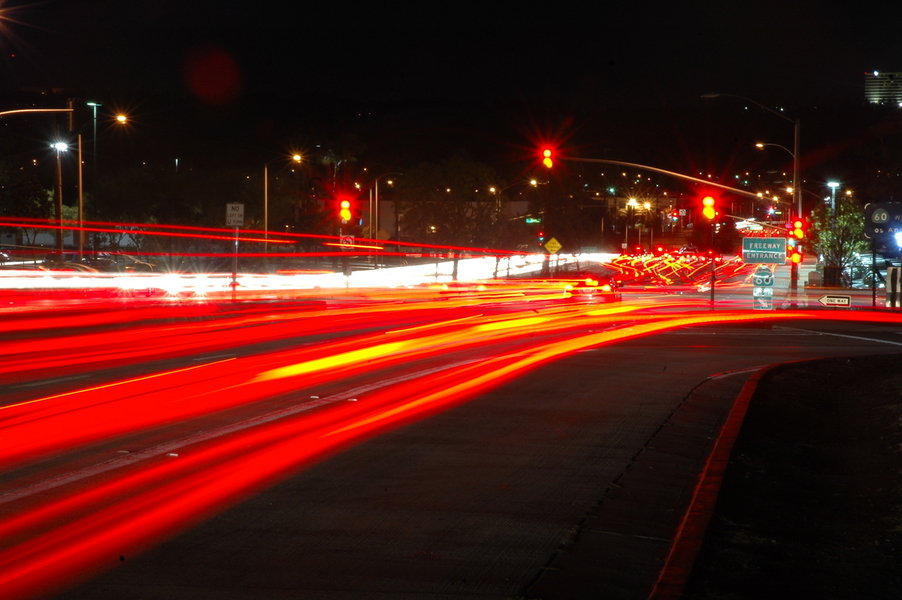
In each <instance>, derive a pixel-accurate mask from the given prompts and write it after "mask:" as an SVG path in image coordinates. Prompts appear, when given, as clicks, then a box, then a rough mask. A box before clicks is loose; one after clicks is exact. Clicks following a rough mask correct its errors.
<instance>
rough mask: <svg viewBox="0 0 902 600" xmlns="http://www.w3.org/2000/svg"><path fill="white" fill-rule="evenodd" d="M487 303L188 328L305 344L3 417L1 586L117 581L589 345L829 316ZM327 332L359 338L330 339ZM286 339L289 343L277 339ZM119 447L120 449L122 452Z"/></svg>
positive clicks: (366, 307) (31, 404) (128, 382)
mask: <svg viewBox="0 0 902 600" xmlns="http://www.w3.org/2000/svg"><path fill="white" fill-rule="evenodd" d="M521 298H522V297H521ZM489 299H490V300H489V302H491V304H480V302H479V301H478V300H474V298H473V297H468V298H466V299H460V300H459V301H455V300H451V301H450V304H449V300H434V299H423V298H421V299H420V300H418V301H416V302H408V303H406V304H404V305H403V310H400V308H401V306H402V305H398V304H397V303H394V302H387V303H384V304H380V303H378V302H377V303H372V304H363V305H360V306H357V307H354V308H347V309H339V310H338V311H335V312H330V311H312V312H305V311H291V310H286V311H282V312H279V311H272V313H271V314H270V313H267V312H262V311H261V312H251V313H250V314H229V313H226V314H225V315H222V316H221V318H209V320H205V321H201V322H192V321H184V322H178V323H174V324H173V325H172V326H171V330H167V331H165V332H164V333H163V336H162V338H161V340H164V341H161V344H162V346H163V347H165V346H166V345H167V344H168V345H170V346H176V345H177V344H176V340H177V339H181V338H183V339H184V340H186V341H185V344H186V346H185V348H183V349H177V352H186V353H187V352H191V351H196V350H197V349H198V348H204V349H208V350H209V349H211V348H213V349H217V350H222V349H224V348H229V347H233V346H235V345H236V344H238V345H240V344H242V343H243V342H248V343H249V342H251V341H253V340H256V339H258V337H257V335H256V334H259V339H261V340H262V339H264V338H268V337H270V338H271V339H274V338H278V337H282V338H284V339H288V338H290V337H297V336H300V337H298V339H299V340H308V341H306V342H304V343H303V345H301V346H298V347H297V348H289V349H286V350H269V351H262V352H260V351H258V352H255V353H251V354H247V355H244V356H239V355H236V356H235V357H231V358H226V359H218V360H208V361H206V362H204V363H202V364H198V365H194V366H190V367H183V368H175V369H169V370H155V371H152V372H149V373H147V374H144V375H140V376H134V377H130V378H126V379H115V380H110V381H105V382H101V383H97V384H92V385H87V386H85V387H81V388H74V387H70V388H69V389H66V390H65V391H61V392H57V393H54V394H51V395H46V396H37V397H26V398H22V399H19V400H18V401H17V402H15V403H12V404H6V405H5V406H2V407H0V464H2V465H3V470H4V473H5V475H4V476H3V477H2V478H0V514H2V516H3V518H2V521H0V540H3V542H2V543H0V589H3V590H4V592H5V593H6V594H7V595H9V596H11V597H30V596H36V595H40V594H45V593H53V592H54V591H58V590H60V589H64V588H65V587H67V586H70V585H72V584H73V583H74V582H76V581H78V580H80V579H81V578H84V577H88V576H90V575H92V574H94V573H97V572H98V571H100V570H103V569H106V568H110V567H111V566H112V565H113V564H115V561H117V560H118V557H119V556H120V555H125V556H132V555H134V554H135V553H137V552H140V551H142V550H143V549H146V548H148V547H150V546H152V545H153V544H156V543H159V542H161V541H162V540H164V539H166V538H168V537H170V536H172V535H174V534H176V533H177V532H179V531H182V530H184V529H185V528H186V527H190V526H191V525H192V524H194V523H196V522H198V521H199V520H202V519H204V518H207V517H209V516H210V515H212V514H214V513H215V512H216V511H219V510H222V509H224V508H225V507H227V506H230V505H232V504H234V503H236V502H239V501H240V500H241V499H243V498H246V497H247V496H248V495H250V494H253V493H254V492H255V491H257V490H259V489H261V488H263V487H265V486H269V485H272V484H274V483H276V482H278V481H280V480H281V479H283V478H284V477H286V476H288V475H290V474H292V473H294V472H297V471H298V470H299V469H302V468H304V467H305V466H306V465H309V464H311V462H313V461H316V460H319V459H321V458H322V457H324V456H327V455H329V454H330V453H334V452H336V451H339V450H341V449H342V448H343V447H345V446H347V445H348V444H353V443H358V442H359V441H361V440H364V439H367V438H369V437H371V436H373V435H376V434H378V433H380V432H383V431H386V430H389V429H391V428H394V427H397V426H399V425H400V424H403V423H407V422H410V421H411V420H415V419H422V418H426V417H428V416H429V415H431V414H434V413H435V412H437V411H441V410H445V409H447V408H449V407H450V406H454V405H455V404H457V403H460V402H465V401H468V400H471V399H473V398H475V397H477V396H478V395H479V394H480V393H481V392H483V391H485V390H487V389H490V388H493V387H496V386H498V385H501V384H502V383H503V382H505V381H507V380H509V379H511V378H514V377H517V376H519V375H521V374H523V373H525V372H526V371H528V370H530V369H533V368H535V367H537V366H538V365H541V364H545V363H547V362H549V361H553V360H556V359H559V358H561V357H563V356H566V355H568V354H571V353H574V352H578V351H580V350H583V349H586V348H592V347H598V346H600V345H604V344H610V343H617V342H619V341H622V340H627V339H633V338H636V337H640V336H645V335H650V334H653V333H656V332H660V331H665V330H668V329H673V328H679V327H688V326H697V325H704V324H712V323H725V322H749V321H773V320H785V319H814V318H824V316H825V315H824V313H823V312H819V311H781V312H779V313H774V312H750V311H708V310H703V309H702V310H695V311H693V310H691V303H688V304H687V303H684V304H683V305H680V304H677V303H673V304H672V305H671V307H670V308H671V309H675V308H680V309H681V311H688V312H673V313H667V312H666V308H665V311H655V310H648V309H642V308H641V307H639V306H636V305H629V304H612V305H592V304H579V305H566V306H558V305H555V304H541V303H539V304H536V305H535V306H532V307H529V308H528V310H520V309H518V308H517V307H518V306H521V305H519V304H518V303H512V304H510V307H509V308H504V305H498V304H497V298H496V297H494V296H489ZM449 311H450V312H449ZM830 317H831V318H838V319H846V320H854V319H860V320H875V319H879V320H885V321H891V322H893V323H899V322H900V321H902V316H900V315H896V314H886V313H880V314H875V313H869V312H843V313H836V312H834V313H830ZM324 325H327V326H328V327H334V328H336V329H337V330H341V329H344V330H345V331H347V332H348V334H347V335H346V336H344V337H338V338H335V337H333V336H331V335H330V336H328V337H327V338H326V339H322V338H321V336H322V334H323V333H324V332H325V331H326V329H325V328H324ZM279 327H281V328H284V331H283V332H282V334H281V336H280V334H279V333H278V328H279ZM164 329H165V328H164ZM355 329H372V331H368V332H362V333H355ZM257 330H259V331H257ZM132 334H134V337H135V341H133V342H129V343H130V344H138V343H139V342H138V341H137V340H140V339H141V338H142V337H143V336H148V335H149V332H148V331H146V330H142V329H140V328H139V329H136V330H135V332H131V331H130V330H129V329H124V330H119V331H115V332H112V331H111V332H106V333H97V334H73V335H72V336H71V339H69V340H68V342H67V343H63V344H61V346H60V347H59V348H57V349H56V350H54V348H53V347H52V346H51V345H47V346H46V347H40V348H39V349H37V350H32V351H30V352H35V353H37V354H39V355H41V356H40V360H48V361H49V360H52V359H53V357H54V353H56V360H58V361H59V362H64V360H65V357H69V358H70V360H72V361H73V363H74V364H82V363H86V364H87V363H90V362H91V361H92V360H94V359H93V358H91V359H89V360H88V359H86V358H85V357H93V356H96V355H97V353H98V348H105V350H106V352H108V356H105V357H104V358H103V360H104V361H107V360H110V361H116V360H117V358H116V357H117V354H118V352H119V351H117V350H116V348H115V346H116V344H115V341H116V339H117V336H119V339H128V337H129V336H130V335H132ZM248 336H249V337H248ZM304 336H319V338H320V339H319V340H318V341H315V340H314V338H310V337H304ZM59 341H61V342H66V338H65V337H64V338H62V339H61V340H59ZM33 342H34V341H33V340H22V341H21V342H20V343H21V344H23V345H27V344H31V343H33ZM194 344H196V345H194ZM38 345H39V346H40V342H38ZM23 347H24V346H23ZM82 352H84V356H80V355H81V353H82ZM121 352H123V353H124V354H123V355H122V356H121V357H120V358H123V359H126V360H132V359H134V357H135V355H134V354H132V351H130V350H124V351H121ZM148 352H149V354H151V355H152V354H153V353H154V352H161V350H160V349H159V348H156V349H150V350H149V351H148ZM318 389H331V390H334V392H333V393H331V394H329V395H327V396H326V397H325V398H321V399H318V400H313V399H311V397H310V396H309V395H306V396H305V395H304V392H305V391H306V392H307V393H308V394H309V391H312V390H318ZM349 393H353V394H354V397H349V395H348V394H349ZM274 399H275V402H274ZM257 407H258V408H257ZM229 415H231V417H230V416H229ZM211 419H212V420H211ZM192 422H197V423H198V424H200V423H207V424H206V425H205V426H203V427H197V428H196V429H194V428H192V427H191V426H188V427H186V428H183V429H180V430H179V431H180V432H181V433H180V434H179V435H177V436H176V437H175V438H174V439H173V438H172V435H171V434H166V433H165V432H166V431H167V429H166V428H167V427H171V426H174V425H176V424H180V423H192ZM186 432H187V433H186ZM141 439H146V440H148V441H149V442H151V445H150V447H149V449H146V450H147V451H146V452H134V453H132V452H130V451H129V452H127V453H125V454H121V455H118V458H114V459H110V458H109V456H108V455H106V454H104V453H102V452H101V453H99V454H97V450H98V448H100V447H107V448H109V447H125V448H128V447H131V444H134V443H135V440H141ZM130 440H131V441H130ZM112 442H116V445H115V446H109V444H111V443H112ZM98 445H100V446H98ZM137 446H138V447H142V446H146V443H144V442H138V443H137ZM75 449H80V450H79V452H78V453H77V454H74V455H73V457H75V456H80V455H83V454H85V453H87V454H86V455H87V456H90V455H97V456H100V457H101V458H100V459H92V460H89V461H88V462H87V463H85V462H84V459H78V460H77V461H76V462H69V460H70V459H67V460H66V462H64V463H63V464H62V466H61V465H60V464H59V463H58V461H59V460H60V459H59V458H53V457H54V456H57V457H62V456H64V454H62V453H63V452H70V451H72V450H75ZM52 458H53V460H51V459H52ZM71 460H74V458H73V459H71ZM98 460H99V462H96V461H98ZM63 473H65V474H67V475H63Z"/></svg>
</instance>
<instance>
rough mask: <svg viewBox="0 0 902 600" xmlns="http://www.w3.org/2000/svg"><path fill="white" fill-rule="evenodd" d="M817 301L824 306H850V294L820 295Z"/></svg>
mask: <svg viewBox="0 0 902 600" xmlns="http://www.w3.org/2000/svg"><path fill="white" fill-rule="evenodd" d="M817 301H818V302H820V303H821V304H823V305H824V306H839V307H842V308H847V307H849V306H852V296H831V295H829V294H828V295H826V296H821V297H820V298H818V299H817Z"/></svg>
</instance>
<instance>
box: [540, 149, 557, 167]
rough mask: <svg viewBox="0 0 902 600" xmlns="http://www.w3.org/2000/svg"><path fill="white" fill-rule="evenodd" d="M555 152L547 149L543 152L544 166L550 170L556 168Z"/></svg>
mask: <svg viewBox="0 0 902 600" xmlns="http://www.w3.org/2000/svg"><path fill="white" fill-rule="evenodd" d="M553 157H554V152H553V151H552V150H551V148H545V149H544V150H542V164H543V165H545V166H546V167H548V168H549V169H550V168H551V167H552V166H554V160H553Z"/></svg>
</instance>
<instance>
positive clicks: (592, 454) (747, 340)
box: [54, 322, 900, 600]
mask: <svg viewBox="0 0 902 600" xmlns="http://www.w3.org/2000/svg"><path fill="white" fill-rule="evenodd" d="M898 332H899V329H898V327H895V326H889V325H880V324H875V325H870V324H866V323H820V322H817V323H815V322H793V323H787V322H784V323H778V324H774V325H773V326H770V325H750V326H741V325H737V326H716V327H699V328H685V329H679V330H675V331H671V332H667V333H662V334H657V335H654V336H648V337H642V338H638V339H634V340H631V341H628V342H624V343H619V344H615V345H609V346H604V347H601V348H597V349H592V350H587V351H583V352H580V353H578V354H575V355H572V356H570V357H568V358H565V359H563V360H560V361H557V362H554V363H551V364H547V365H545V366H543V367H541V368H539V369H537V370H535V371H532V372H530V373H528V374H527V375H525V376H522V377H519V378H518V379H516V380H514V381H512V382H509V383H507V384H505V385H503V386H502V387H499V388H496V389H493V390H490V391H487V392H485V393H483V394H481V395H480V396H479V397H478V398H477V399H475V400H472V401H469V402H467V403H464V404H460V405H458V406H455V407H454V408H451V409H449V410H446V411H444V412H441V413H438V414H436V415H433V416H431V417H430V418H428V419H424V420H420V421H416V422H412V423H408V424H406V425H404V426H401V427H397V428H395V429H392V430H390V431H388V432H385V433H382V434H381V435H378V436H376V437H373V438H371V439H369V440H367V441H365V442H362V443H359V444H356V445H353V446H350V447H347V448H343V449H341V450H340V451H338V452H335V453H333V454H331V455H330V456H328V457H325V458H322V459H320V460H318V461H316V462H315V463H312V464H310V465H307V466H306V467H305V468H303V469H301V470H299V471H298V472H296V473H295V474H294V475H293V476H291V477H289V478H288V479H286V480H284V481H282V482H281V483H279V484H277V485H275V486H273V487H270V488H268V489H265V490H261V491H259V493H256V494H254V495H252V496H251V497H248V498H247V499H245V500H244V501H243V502H240V503H238V504H237V505H234V506H232V507H231V508H229V509H227V510H224V511H223V512H220V513H217V514H214V515H211V516H210V518H208V519H206V520H204V521H202V522H200V523H198V524H197V525H196V526H195V527H193V528H191V529H190V530H188V531H186V532H184V533H182V534H181V535H177V536H176V537H174V538H172V539H170V540H168V541H164V542H163V543H161V544H159V545H157V546H155V547H153V548H151V549H150V550H147V551H146V552H143V553H140V552H133V549H132V548H128V547H122V548H121V549H120V550H119V551H118V552H116V553H115V554H111V555H110V556H109V562H108V564H107V565H106V566H107V568H108V569H109V570H108V571H106V572H105V573H102V574H99V575H97V576H94V577H93V578H91V579H89V580H87V581H85V582H83V583H81V584H80V585H77V586H75V587H73V588H72V589H70V590H68V591H66V592H65V593H62V594H57V595H56V596H54V597H58V598H65V599H88V598H90V599H92V600H97V599H105V598H110V599H112V598H115V599H117V600H121V599H124V598H142V599H153V598H166V599H175V598H192V599H194V598H222V599H233V598H234V599H249V598H305V599H346V598H347V599H350V598H354V599H357V598H375V599H379V598H385V599H388V598H392V599H396V598H424V599H425V598H449V597H453V598H498V599H500V598H615V599H616V598H647V597H648V596H649V594H650V593H651V591H652V589H653V587H654V585H655V583H656V581H657V578H658V575H659V572H660V570H661V567H662V564H663V561H664V560H665V557H666V556H667V554H668V552H669V549H670V546H671V541H672V540H673V538H674V533H675V530H676V528H677V526H678V525H679V523H680V521H681V519H682V517H683V514H684V512H685V510H686V507H687V505H688V503H689V501H690V500H691V497H692V494H693V491H694V489H695V484H696V480H697V478H698V474H699V472H700V469H701V465H702V464H703V463H704V461H705V459H706V457H707V456H708V454H709V453H710V450H711V445H712V441H713V440H714V439H715V438H716V437H717V435H718V433H719V431H720V429H721V426H722V424H723V422H724V419H725V416H726V415H727V413H728V412H729V410H730V408H731V406H732V403H733V401H734V399H735V398H736V397H737V395H738V394H739V392H740V390H741V388H742V386H743V384H744V383H745V381H746V380H747V379H748V378H749V377H750V376H751V375H752V374H753V373H754V372H756V370H757V369H759V368H761V367H763V366H765V365H768V364H772V363H778V362H786V361H796V360H805V359H810V358H818V357H823V356H837V355H838V356H846V355H871V354H876V353H890V352H898V350H899V341H900V340H899V336H898Z"/></svg>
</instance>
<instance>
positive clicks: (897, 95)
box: [864, 71, 902, 106]
mask: <svg viewBox="0 0 902 600" xmlns="http://www.w3.org/2000/svg"><path fill="white" fill-rule="evenodd" d="M864 97H865V98H866V99H867V101H868V103H869V104H895V105H896V106H902V73H884V72H882V71H871V72H870V73H865V74H864Z"/></svg>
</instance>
